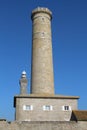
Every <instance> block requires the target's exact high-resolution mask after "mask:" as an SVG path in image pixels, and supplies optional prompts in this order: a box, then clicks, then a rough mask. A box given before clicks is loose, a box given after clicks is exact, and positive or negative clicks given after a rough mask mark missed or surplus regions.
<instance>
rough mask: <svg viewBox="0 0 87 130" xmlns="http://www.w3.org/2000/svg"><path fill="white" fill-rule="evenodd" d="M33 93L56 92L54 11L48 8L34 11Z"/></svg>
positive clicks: (32, 17)
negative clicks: (53, 43)
mask: <svg viewBox="0 0 87 130" xmlns="http://www.w3.org/2000/svg"><path fill="white" fill-rule="evenodd" d="M31 19H32V24H33V26H32V28H33V31H32V73H31V93H32V94H54V78H53V62H52V37H51V19H52V13H51V11H50V10H49V9H47V8H40V7H38V8H36V9H35V10H33V11H32V15H31Z"/></svg>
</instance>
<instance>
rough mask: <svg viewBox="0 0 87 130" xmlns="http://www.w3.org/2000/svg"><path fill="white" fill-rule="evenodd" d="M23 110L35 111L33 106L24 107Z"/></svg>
mask: <svg viewBox="0 0 87 130" xmlns="http://www.w3.org/2000/svg"><path fill="white" fill-rule="evenodd" d="M23 110H25V111H31V110H33V106H32V105H24V106H23Z"/></svg>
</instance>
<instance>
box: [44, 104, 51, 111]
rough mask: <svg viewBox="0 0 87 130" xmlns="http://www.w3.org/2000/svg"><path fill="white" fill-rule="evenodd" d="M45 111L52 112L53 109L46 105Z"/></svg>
mask: <svg viewBox="0 0 87 130" xmlns="http://www.w3.org/2000/svg"><path fill="white" fill-rule="evenodd" d="M43 110H44V111H52V110H53V107H52V106H50V105H45V106H43Z"/></svg>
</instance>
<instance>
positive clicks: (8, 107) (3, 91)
mask: <svg viewBox="0 0 87 130" xmlns="http://www.w3.org/2000/svg"><path fill="white" fill-rule="evenodd" d="M38 6H41V7H48V8H49V9H50V10H51V11H52V12H53V19H52V39H53V40H52V41H53V61H54V79H55V80H54V81H55V93H56V94H62V95H75V96H80V99H79V103H78V108H79V109H83V110H84V109H86V110H87V103H86V99H87V0H0V118H6V119H7V120H14V114H15V113H14V112H15V109H14V108H13V97H14V95H16V94H19V92H20V86H19V79H20V76H21V72H22V71H23V70H25V71H26V72H27V77H28V79H29V84H28V90H29V87H30V77H31V76H30V73H31V46H32V39H31V38H32V21H31V11H32V10H33V9H34V8H36V7H38Z"/></svg>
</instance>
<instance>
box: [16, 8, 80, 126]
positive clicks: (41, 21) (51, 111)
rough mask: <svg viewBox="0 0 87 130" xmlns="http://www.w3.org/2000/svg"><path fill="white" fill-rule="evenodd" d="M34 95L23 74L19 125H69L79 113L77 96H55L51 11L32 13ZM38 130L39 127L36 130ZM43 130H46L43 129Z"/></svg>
mask: <svg viewBox="0 0 87 130" xmlns="http://www.w3.org/2000/svg"><path fill="white" fill-rule="evenodd" d="M31 19H32V24H33V26H32V28H33V31H32V65H31V66H32V71H31V93H30V94H28V93H27V82H28V80H27V76H26V72H25V71H23V72H22V76H21V79H20V90H21V91H20V94H19V95H16V96H15V97H14V107H15V108H16V112H15V119H16V120H17V121H29V122H30V121H34V122H35V121H38V122H39V121H40V122H41V121H42V122H44V121H69V120H70V118H71V113H72V110H77V100H78V99H79V97H77V96H64V95H55V94H54V79H53V62H52V39H51V38H52V37H51V19H52V13H51V11H50V10H49V9H47V8H42V7H41V8H40V7H39V8H36V9H35V10H33V11H32V14H31ZM35 128H36V127H35ZM41 128H42V127H41Z"/></svg>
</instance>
